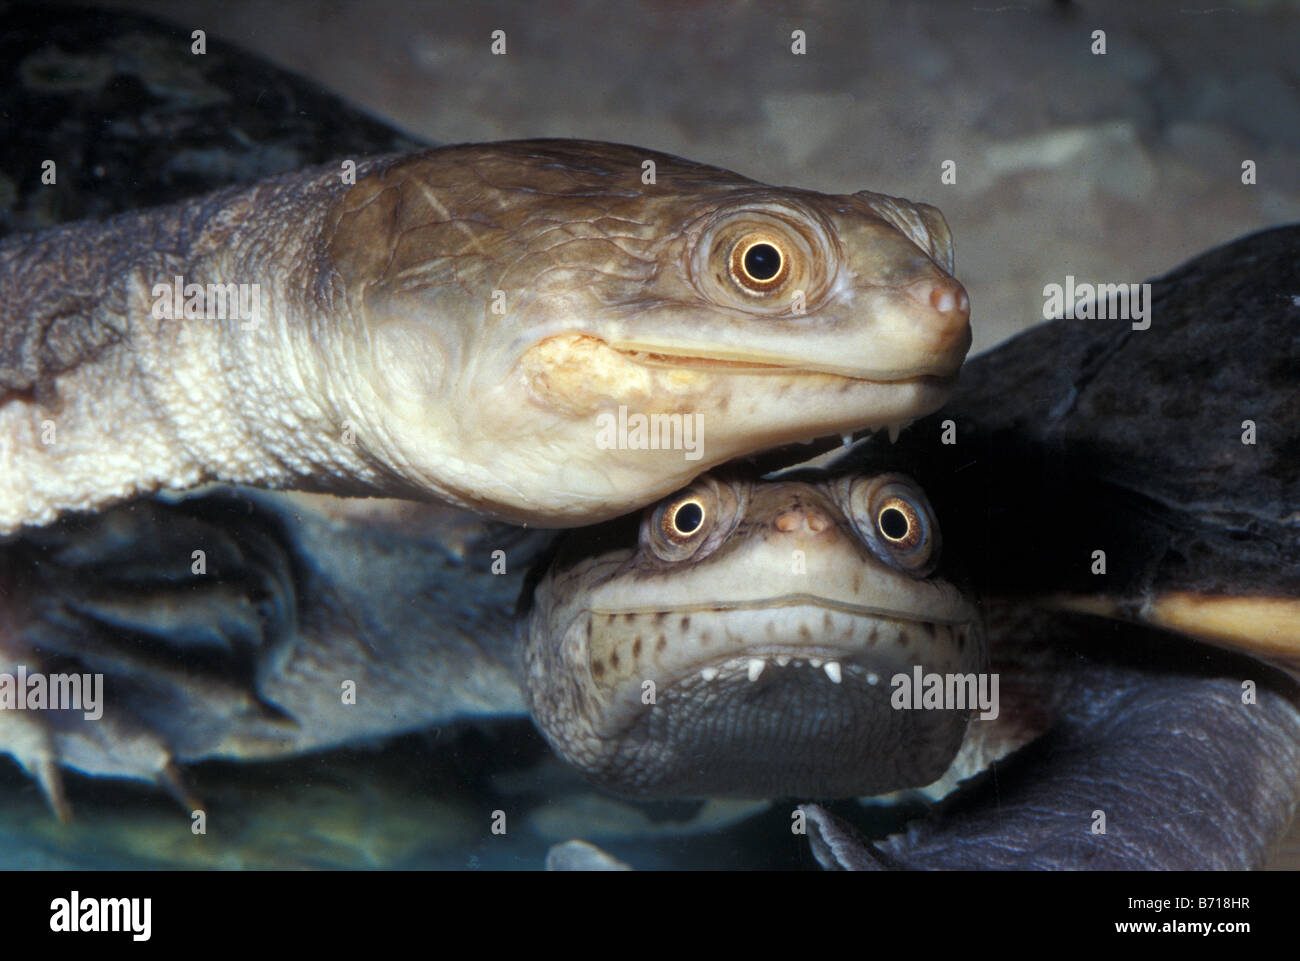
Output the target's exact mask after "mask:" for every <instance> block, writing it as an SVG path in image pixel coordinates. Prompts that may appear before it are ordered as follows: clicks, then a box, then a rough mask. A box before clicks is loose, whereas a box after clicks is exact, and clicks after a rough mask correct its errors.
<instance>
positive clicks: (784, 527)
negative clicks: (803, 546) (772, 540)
mask: <svg viewBox="0 0 1300 961" xmlns="http://www.w3.org/2000/svg"><path fill="white" fill-rule="evenodd" d="M772 526H773V527H775V528H776V529H777V530H779V531H780V532H781V533H782V534H789V533H790V532H791V531H794V530H798V529H799V515H798V514H796V513H795V512H794V511H786V512H785V513H783V514H778V515H776V520H774V521H773V522H772Z"/></svg>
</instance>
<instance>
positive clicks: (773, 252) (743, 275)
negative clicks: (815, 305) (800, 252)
mask: <svg viewBox="0 0 1300 961" xmlns="http://www.w3.org/2000/svg"><path fill="white" fill-rule="evenodd" d="M730 274H731V279H732V280H734V281H735V282H736V284H737V285H738V286H739V287H740V288H741V289H742V290H745V291H747V292H749V293H753V294H766V293H771V292H772V291H774V290H777V289H779V288H780V287H781V284H782V283H783V282H784V281H785V279H786V277H787V276H789V274H790V257H789V254H787V253H786V250H785V245H784V243H783V242H782V240H781V238H779V237H777V236H776V235H775V234H771V233H768V232H766V231H762V232H755V233H750V234H746V235H745V236H743V237H741V238H740V239H739V240H737V241H736V243H735V244H734V245H733V246H732V248H731V258H730Z"/></svg>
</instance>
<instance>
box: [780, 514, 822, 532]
mask: <svg viewBox="0 0 1300 961" xmlns="http://www.w3.org/2000/svg"><path fill="white" fill-rule="evenodd" d="M829 524H830V521H828V520H827V519H826V515H825V514H823V513H822V512H821V511H816V510H811V509H808V508H801V509H799V510H789V511H783V512H782V513H780V514H778V515H777V516H776V518H775V520H773V521H772V526H773V527H775V528H776V529H777V530H778V531H780V532H781V533H782V534H790V533H793V532H794V531H798V530H803V529H807V530H810V531H812V532H813V533H814V534H820V533H821V532H822V531H824V530H826V528H827V527H828V526H829Z"/></svg>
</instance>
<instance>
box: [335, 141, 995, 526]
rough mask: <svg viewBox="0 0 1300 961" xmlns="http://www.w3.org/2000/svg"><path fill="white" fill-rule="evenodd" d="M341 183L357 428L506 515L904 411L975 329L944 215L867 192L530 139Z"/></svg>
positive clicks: (896, 417) (622, 501)
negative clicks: (344, 187)
mask: <svg viewBox="0 0 1300 961" xmlns="http://www.w3.org/2000/svg"><path fill="white" fill-rule="evenodd" d="M342 207H343V212H342V213H341V214H340V219H339V221H338V226H337V228H336V229H335V231H334V233H333V241H332V249H333V260H334V263H335V266H336V269H337V271H338V273H339V275H340V277H342V279H343V282H344V286H345V288H346V289H347V290H348V297H349V301H350V306H351V308H352V312H353V314H354V316H355V317H357V318H359V323H360V326H361V328H362V330H363V332H364V333H363V336H361V337H358V338H356V341H357V346H356V347H355V348H353V352H354V354H355V355H356V358H355V360H354V366H355V368H356V370H357V371H358V379H359V380H360V381H362V384H360V385H359V386H357V387H355V388H353V391H352V392H353V393H356V392H357V391H358V390H359V391H361V392H362V393H363V394H365V393H366V392H367V391H368V392H369V393H368V396H369V397H370V398H371V401H370V406H371V407H372V408H373V413H372V414H369V415H367V414H366V412H364V411H363V412H362V416H363V418H365V419H367V420H368V421H370V422H372V423H373V426H374V428H375V431H374V432H373V433H374V434H375V436H376V438H377V439H376V441H375V443H376V445H377V447H378V448H380V449H382V454H383V457H384V459H385V460H387V461H388V462H389V463H391V464H394V465H396V469H397V470H398V471H399V472H400V473H403V474H406V475H408V476H409V475H414V476H416V477H418V478H419V479H420V482H421V486H423V487H426V488H429V489H433V490H435V491H439V492H441V493H443V494H444V495H445V496H447V497H449V498H450V499H452V500H455V501H458V502H460V503H462V504H467V505H469V506H472V507H475V508H476V509H479V510H483V511H486V512H489V513H492V514H495V515H498V516H504V517H506V518H508V519H512V520H516V521H521V522H525V523H547V524H552V525H554V524H561V525H564V524H571V525H577V524H581V523H587V522H590V521H592V520H598V519H604V518H608V517H615V516H618V515H619V514H622V513H625V512H626V511H628V510H631V509H635V508H637V507H640V506H642V505H644V504H645V503H647V502H648V501H650V500H653V499H655V498H657V497H661V496H663V495H664V494H666V493H669V492H670V491H672V490H674V489H676V488H677V487H680V486H681V485H682V484H684V483H686V482H688V481H689V480H690V479H691V478H693V477H695V476H697V475H698V474H700V473H702V472H703V471H705V470H707V469H708V468H710V467H712V466H714V465H716V464H720V463H722V462H724V461H727V460H730V459H732V458H734V457H737V456H742V455H745V454H749V453H752V452H755V451H759V450H764V449H767V448H771V447H774V446H778V445H781V444H786V443H790V442H794V441H802V440H807V439H810V438H816V437H829V436H833V435H837V434H840V433H843V432H846V431H854V430H858V429H862V428H879V427H884V426H895V425H899V424H902V423H906V422H910V421H911V420H913V419H915V418H916V417H918V416H920V415H922V414H924V413H928V412H929V411H931V410H934V409H936V408H937V407H938V406H939V405H940V404H941V403H942V402H943V400H944V399H945V398H946V396H947V394H948V392H949V389H950V388H951V386H952V385H953V383H954V379H955V376H956V372H957V369H958V367H959V366H960V364H961V362H962V360H963V358H964V357H965V355H966V352H967V350H968V348H969V346H970V325H969V302H968V300H967V297H966V293H965V291H964V290H963V288H962V286H961V285H960V284H959V283H958V282H957V281H956V280H955V279H953V277H952V276H951V270H952V257H951V241H950V237H949V234H948V229H947V226H946V224H944V222H943V218H942V216H941V215H940V214H939V213H938V211H936V210H934V208H931V207H927V206H925V205H913V204H910V203H907V202H906V201H901V200H894V199H892V198H887V197H881V196H880V195H876V194H867V193H862V194H856V195H842V196H837V195H826V194H819V193H814V192H810V191H805V190H795V189H788V188H775V187H768V186H766V185H763V184H759V183H755V182H754V181H751V180H747V179H745V178H743V177H740V176H738V175H736V174H734V173H730V172H728V171H725V170H719V169H717V168H713V167H708V166H703V165H700V164H695V163H690V162H688V161H684V160H680V159H678V158H675V157H670V156H667V155H664V154H657V153H654V152H650V151H645V150H640V149H637V148H633V147H625V146H618V145H612V144H602V143H584V142H569V141H530V142H519V143H504V144H490V145H486V146H470V147H464V148H455V149H446V150H440V151H434V152H431V153H427V154H421V155H416V156H414V157H412V158H408V159H404V160H401V161H399V162H395V163H391V164H389V165H388V166H386V167H383V168H382V169H378V170H376V171H375V172H373V173H371V174H370V175H369V176H368V177H365V178H363V179H362V180H361V181H360V182H358V184H357V185H356V187H354V188H353V189H352V192H350V193H349V194H347V195H346V196H345V199H344V201H343V203H342ZM475 465H490V468H489V467H485V466H475Z"/></svg>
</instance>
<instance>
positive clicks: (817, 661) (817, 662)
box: [808, 657, 822, 667]
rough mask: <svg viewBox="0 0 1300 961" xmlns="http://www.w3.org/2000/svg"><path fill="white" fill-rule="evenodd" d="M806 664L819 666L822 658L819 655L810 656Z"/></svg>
mask: <svg viewBox="0 0 1300 961" xmlns="http://www.w3.org/2000/svg"><path fill="white" fill-rule="evenodd" d="M808 665H809V666H810V667H821V666H822V659H821V658H820V657H810V658H808Z"/></svg>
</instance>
